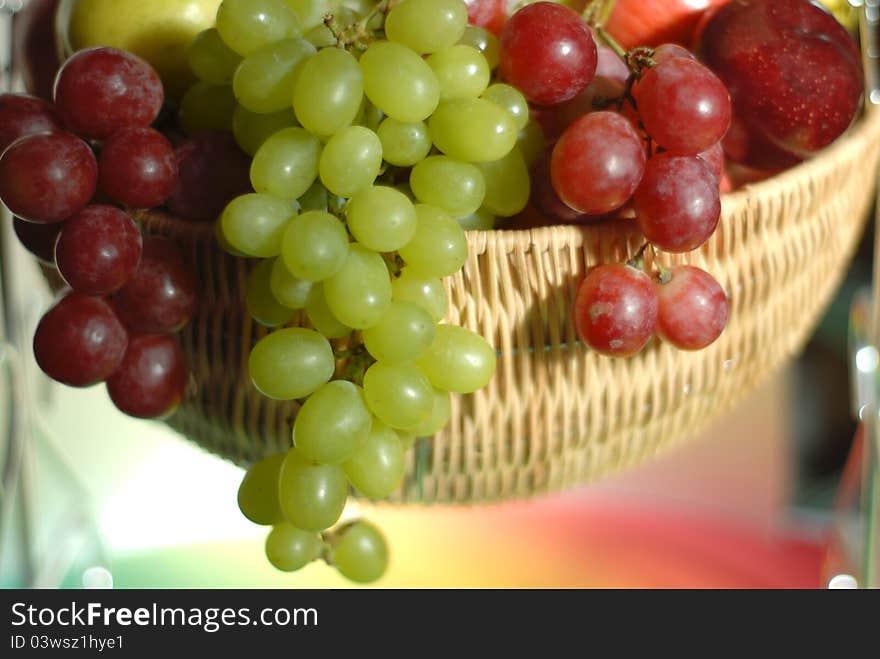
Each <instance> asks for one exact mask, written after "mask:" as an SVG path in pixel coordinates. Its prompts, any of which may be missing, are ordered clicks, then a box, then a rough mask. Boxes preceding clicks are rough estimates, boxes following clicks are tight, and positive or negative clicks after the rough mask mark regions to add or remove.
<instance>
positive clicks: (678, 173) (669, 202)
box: [633, 153, 721, 252]
mask: <svg viewBox="0 0 880 659" xmlns="http://www.w3.org/2000/svg"><path fill="white" fill-rule="evenodd" d="M633 202H634V206H635V211H636V218H637V219H638V222H639V227H641V229H642V233H643V234H645V238H647V239H648V240H649V241H651V242H652V243H654V245H656V246H657V247H659V248H660V249H662V250H664V251H667V252H689V251H691V250H693V249H696V248H697V247H699V246H700V245H702V244H703V243H704V242H706V240H708V239H709V236H711V235H712V233H713V232H714V231H715V227H716V226H718V219H719V218H720V217H721V201H720V194H719V192H718V179H717V178H715V175H714V174H713V173H712V172H711V171H710V170H709V167H708V165H706V163H704V162H703V161H702V160H700V159H699V158H697V157H696V156H676V155H672V154H669V153H663V154H660V155H658V156H654V157H653V158H651V160H649V161H648V166H647V167H646V168H645V177H644V179H642V183H641V185H639V189H638V190H636V194H635V197H634V199H633Z"/></svg>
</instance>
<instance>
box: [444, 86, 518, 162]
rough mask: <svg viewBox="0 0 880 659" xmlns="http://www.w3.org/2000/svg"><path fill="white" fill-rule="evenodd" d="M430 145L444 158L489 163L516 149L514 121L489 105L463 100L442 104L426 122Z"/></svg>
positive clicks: (480, 99) (482, 100) (494, 106)
mask: <svg viewBox="0 0 880 659" xmlns="http://www.w3.org/2000/svg"><path fill="white" fill-rule="evenodd" d="M428 130H429V131H430V133H431V141H433V142H434V145H435V146H436V147H437V148H438V149H440V151H442V152H443V153H445V154H446V155H447V156H450V157H452V158H455V159H456V160H464V161H465V162H491V161H493V160H500V159H501V158H503V157H504V156H506V155H507V154H508V153H509V152H510V150H511V149H512V148H513V147H514V146H515V145H516V138H517V131H516V125H515V124H514V121H513V118H512V117H511V116H510V115H509V114H508V113H507V111H505V110H504V108H501V107H498V106H497V105H495V104H494V103H492V102H491V101H487V100H485V99H482V98H465V99H459V100H456V101H446V102H444V103H441V104H440V106H439V107H438V108H437V111H436V112H434V114H433V115H432V116H431V118H430V120H428Z"/></svg>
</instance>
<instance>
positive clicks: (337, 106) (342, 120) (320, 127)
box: [293, 48, 364, 136]
mask: <svg viewBox="0 0 880 659" xmlns="http://www.w3.org/2000/svg"><path fill="white" fill-rule="evenodd" d="M363 96H364V80H363V76H362V75H361V70H360V67H358V62H357V60H356V59H355V58H354V55H352V54H351V53H349V52H346V51H344V50H340V49H339V48H324V49H323V50H319V51H318V54H317V55H315V56H314V57H312V58H311V59H309V60H308V61H307V62H306V63H305V64H304V65H303V66H302V67H301V68H300V70H299V74H298V77H297V79H296V84H294V86H293V109H294V110H295V111H296V117H297V119H299V122H300V124H302V125H303V126H304V127H305V128H306V129H308V130H309V132H311V133H314V134H315V135H323V136H328V135H333V134H334V133H335V132H336V131H338V130H339V129H340V128H344V127H345V126H349V125H351V123H352V122H353V121H354V119H355V117H356V116H357V114H358V111H359V110H360V107H361V99H362V98H363Z"/></svg>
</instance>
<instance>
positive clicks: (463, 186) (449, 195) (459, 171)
mask: <svg viewBox="0 0 880 659" xmlns="http://www.w3.org/2000/svg"><path fill="white" fill-rule="evenodd" d="M409 185H410V187H411V188H412V191H413V194H414V195H415V196H416V199H418V200H419V201H420V202H422V203H423V204H428V205H430V206H436V207H437V208H440V209H442V210H444V211H446V212H447V213H449V214H450V215H452V216H453V217H459V216H461V215H469V214H470V213H473V212H474V211H476V210H477V209H478V208H479V207H480V206H481V205H482V203H483V197H485V195H486V183H485V182H484V181H483V175H482V174H481V173H480V170H479V169H477V167H476V166H474V165H472V164H471V163H468V162H461V161H458V160H454V159H452V158H450V157H449V156H431V157H429V158H425V159H424V160H422V161H421V162H420V163H419V164H417V165H416V166H415V167H413V168H412V172H410V175H409Z"/></svg>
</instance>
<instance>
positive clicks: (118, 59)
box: [55, 48, 165, 140]
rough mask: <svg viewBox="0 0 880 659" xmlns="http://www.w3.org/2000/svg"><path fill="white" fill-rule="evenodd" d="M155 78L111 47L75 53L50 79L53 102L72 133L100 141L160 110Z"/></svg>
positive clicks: (148, 119) (159, 89)
mask: <svg viewBox="0 0 880 659" xmlns="http://www.w3.org/2000/svg"><path fill="white" fill-rule="evenodd" d="M164 100H165V93H164V91H163V89H162V81H161V80H160V79H159V74H157V73H156V71H155V70H154V69H153V67H152V66H150V65H149V64H148V63H147V62H146V61H144V60H142V59H141V58H140V57H137V56H136V55H132V54H131V53H128V52H126V51H124V50H117V49H116V48H90V49H88V50H81V51H79V52H78V53H76V54H74V55H73V56H72V57H71V58H70V59H69V60H67V61H66V62H65V63H64V65H63V66H62V67H61V70H60V71H59V72H58V78H57V79H56V81H55V104H56V105H57V106H58V109H59V111H60V112H61V116H62V117H64V119H65V121H66V122H67V125H68V126H69V127H70V129H71V130H73V131H74V132H75V133H77V134H79V135H82V136H83V137H87V138H90V139H96V140H103V139H105V138H107V137H110V135H112V134H113V133H115V132H116V131H117V130H119V129H120V128H127V127H131V126H149V125H150V124H151V123H153V121H154V120H155V119H156V117H158V116H159V111H160V110H161V109H162V103H163V102H164Z"/></svg>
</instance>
